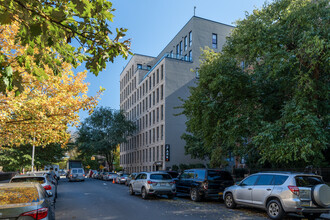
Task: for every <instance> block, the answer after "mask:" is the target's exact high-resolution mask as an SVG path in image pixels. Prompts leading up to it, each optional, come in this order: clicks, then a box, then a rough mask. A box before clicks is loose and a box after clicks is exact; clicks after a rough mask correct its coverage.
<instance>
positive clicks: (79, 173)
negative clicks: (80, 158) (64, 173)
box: [68, 168, 85, 182]
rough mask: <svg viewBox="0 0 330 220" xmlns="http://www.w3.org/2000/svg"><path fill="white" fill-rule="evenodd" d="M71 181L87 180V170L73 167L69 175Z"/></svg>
mask: <svg viewBox="0 0 330 220" xmlns="http://www.w3.org/2000/svg"><path fill="white" fill-rule="evenodd" d="M68 178H69V182H71V181H85V172H84V169H83V168H72V169H71V170H70V174H69V176H68Z"/></svg>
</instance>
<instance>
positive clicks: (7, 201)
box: [0, 187, 39, 206]
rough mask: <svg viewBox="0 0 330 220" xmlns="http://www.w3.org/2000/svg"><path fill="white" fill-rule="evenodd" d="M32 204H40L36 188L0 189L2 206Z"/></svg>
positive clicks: (0, 204) (0, 203)
mask: <svg viewBox="0 0 330 220" xmlns="http://www.w3.org/2000/svg"><path fill="white" fill-rule="evenodd" d="M31 202H39V194H38V190H37V188H35V187H3V188H0V206H3V205H12V204H20V203H31Z"/></svg>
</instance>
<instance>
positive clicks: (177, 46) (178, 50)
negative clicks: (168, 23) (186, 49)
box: [176, 44, 180, 58]
mask: <svg viewBox="0 0 330 220" xmlns="http://www.w3.org/2000/svg"><path fill="white" fill-rule="evenodd" d="M179 53H180V48H179V44H178V45H176V57H177V58H179Z"/></svg>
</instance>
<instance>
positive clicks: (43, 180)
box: [10, 177, 45, 184]
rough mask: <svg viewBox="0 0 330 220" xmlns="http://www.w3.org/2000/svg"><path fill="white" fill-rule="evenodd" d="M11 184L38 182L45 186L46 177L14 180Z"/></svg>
mask: <svg viewBox="0 0 330 220" xmlns="http://www.w3.org/2000/svg"><path fill="white" fill-rule="evenodd" d="M10 182H11V183H21V182H36V183H40V184H43V183H45V178H44V177H22V178H14V179H12V180H11V181H10Z"/></svg>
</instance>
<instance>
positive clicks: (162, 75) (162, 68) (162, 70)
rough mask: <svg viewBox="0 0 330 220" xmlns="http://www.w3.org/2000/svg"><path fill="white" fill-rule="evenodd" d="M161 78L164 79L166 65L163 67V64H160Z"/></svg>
mask: <svg viewBox="0 0 330 220" xmlns="http://www.w3.org/2000/svg"><path fill="white" fill-rule="evenodd" d="M160 79H161V80H163V79H164V67H163V65H161V66H160Z"/></svg>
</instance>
